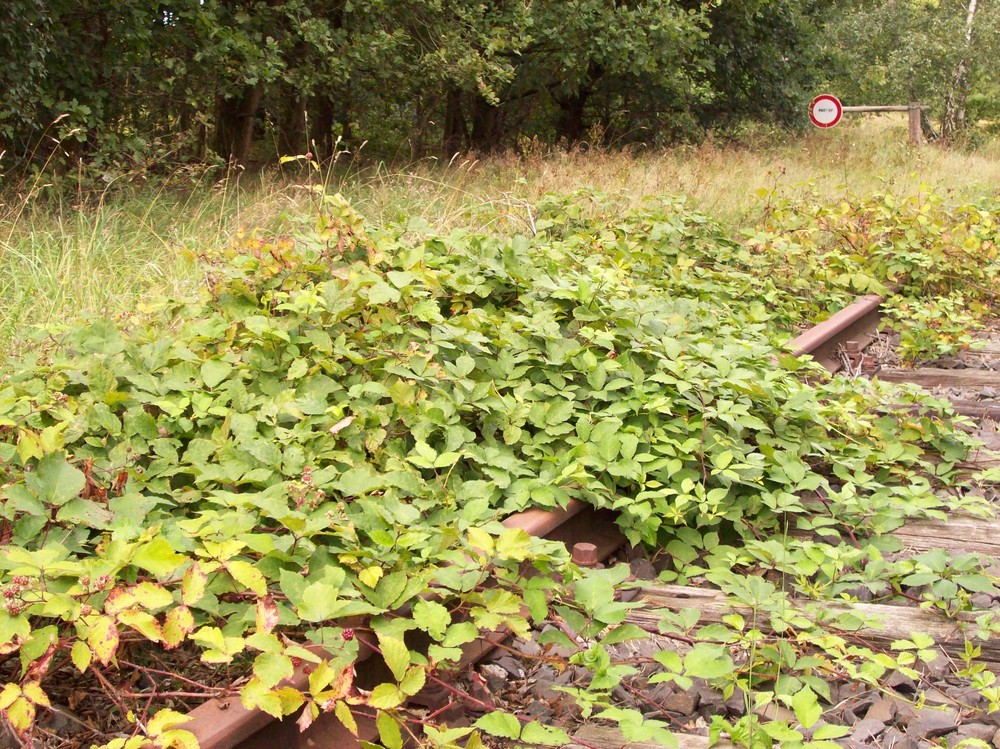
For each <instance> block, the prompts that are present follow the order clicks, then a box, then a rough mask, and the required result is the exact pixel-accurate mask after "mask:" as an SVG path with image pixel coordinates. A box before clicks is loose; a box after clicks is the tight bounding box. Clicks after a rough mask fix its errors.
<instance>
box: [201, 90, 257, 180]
mask: <svg viewBox="0 0 1000 749" xmlns="http://www.w3.org/2000/svg"><path fill="white" fill-rule="evenodd" d="M263 95H264V89H263V87H262V86H261V85H260V84H257V85H256V86H244V87H243V89H242V91H241V92H240V94H239V96H234V97H233V98H231V99H226V98H224V97H221V96H220V97H219V100H218V103H217V108H216V119H215V138H214V144H213V148H214V150H215V152H216V153H217V154H219V155H220V156H222V157H223V158H225V159H228V160H229V161H233V162H236V163H237V164H242V163H244V162H245V161H246V160H247V157H248V156H249V155H250V147H251V146H252V145H253V131H254V121H255V119H256V117H257V107H258V106H260V101H261V98H262V97H263Z"/></svg>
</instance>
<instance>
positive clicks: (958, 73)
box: [941, 0, 978, 141]
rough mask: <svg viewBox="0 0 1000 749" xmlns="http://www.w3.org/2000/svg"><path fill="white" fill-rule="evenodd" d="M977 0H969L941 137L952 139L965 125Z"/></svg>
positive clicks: (947, 96) (948, 93)
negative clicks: (960, 47)
mask: <svg viewBox="0 0 1000 749" xmlns="http://www.w3.org/2000/svg"><path fill="white" fill-rule="evenodd" d="M977 4H978V1H977V0H969V8H968V11H967V13H966V16H965V39H964V44H963V46H962V57H961V58H960V59H959V61H958V65H957V66H955V75H954V78H953V79H952V84H951V88H950V89H949V90H948V92H947V94H946V95H945V100H944V117H943V118H942V122H941V137H942V138H944V139H945V140H946V141H950V140H951V139H952V138H953V137H954V136H955V135H956V134H957V133H959V132H960V131H961V130H962V129H963V128H964V127H965V103H966V100H967V99H968V96H969V67H970V62H969V57H970V52H971V50H972V30H973V28H974V25H975V22H976V6H977Z"/></svg>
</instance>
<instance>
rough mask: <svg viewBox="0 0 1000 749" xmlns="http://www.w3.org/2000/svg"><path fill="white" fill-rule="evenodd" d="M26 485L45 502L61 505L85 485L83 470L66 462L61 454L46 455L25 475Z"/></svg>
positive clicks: (85, 479)
mask: <svg viewBox="0 0 1000 749" xmlns="http://www.w3.org/2000/svg"><path fill="white" fill-rule="evenodd" d="M27 482H28V485H29V486H30V487H31V488H32V489H33V490H34V491H35V493H36V494H37V495H38V498H39V499H40V500H42V501H43V502H45V503H46V504H52V505H57V506H58V505H63V504H66V503H67V502H69V501H70V500H71V499H73V498H74V497H78V496H79V495H80V492H82V491H83V489H84V487H85V486H86V485H87V478H86V477H85V476H84V475H83V472H82V471H80V470H78V469H76V468H74V467H73V466H71V465H70V464H69V463H67V462H66V458H65V457H63V456H62V455H58V454H53V455H46V456H45V457H44V458H42V459H41V460H40V461H39V462H38V466H37V467H36V468H35V470H34V471H32V472H31V473H29V474H28V476H27Z"/></svg>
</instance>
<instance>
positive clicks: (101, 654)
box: [87, 616, 118, 666]
mask: <svg viewBox="0 0 1000 749" xmlns="http://www.w3.org/2000/svg"><path fill="white" fill-rule="evenodd" d="M87 644H88V645H90V649H91V650H92V651H93V653H94V655H96V656H97V660H99V661H100V662H101V664H102V665H105V666H107V665H108V664H109V663H110V662H111V659H112V658H114V657H115V651H117V650H118V627H117V626H115V620H114V619H112V618H111V617H110V616H102V617H98V619H97V622H96V623H95V624H94V625H93V626H91V628H90V632H89V633H88V634H87Z"/></svg>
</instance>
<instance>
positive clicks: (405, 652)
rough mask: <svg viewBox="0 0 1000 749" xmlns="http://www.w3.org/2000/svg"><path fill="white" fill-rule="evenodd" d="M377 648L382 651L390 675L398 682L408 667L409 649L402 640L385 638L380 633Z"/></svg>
mask: <svg viewBox="0 0 1000 749" xmlns="http://www.w3.org/2000/svg"><path fill="white" fill-rule="evenodd" d="M378 646H379V650H381V651H382V658H383V660H385V664H386V665H387V666H388V667H389V670H390V671H392V675H393V676H395V677H396V681H400V680H401V679H402V678H403V676H404V675H405V674H406V669H407V668H409V666H410V649H409V648H408V647H406V643H405V642H403V640H402V639H400V638H398V637H386V636H383V635H382V634H381V633H380V634H379V637H378Z"/></svg>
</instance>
